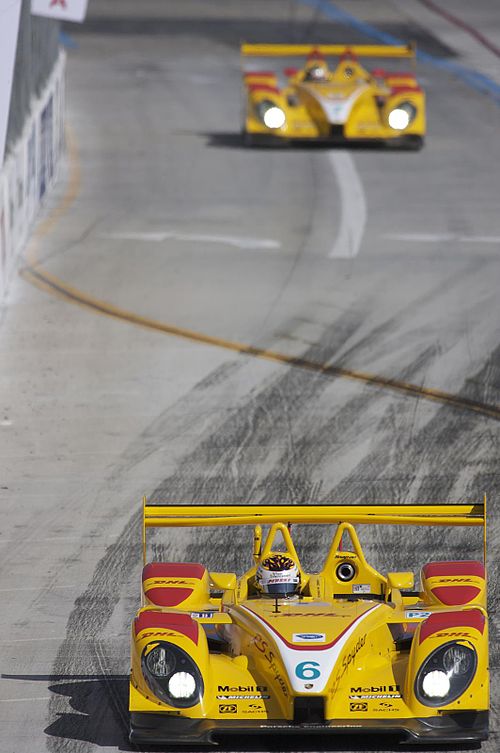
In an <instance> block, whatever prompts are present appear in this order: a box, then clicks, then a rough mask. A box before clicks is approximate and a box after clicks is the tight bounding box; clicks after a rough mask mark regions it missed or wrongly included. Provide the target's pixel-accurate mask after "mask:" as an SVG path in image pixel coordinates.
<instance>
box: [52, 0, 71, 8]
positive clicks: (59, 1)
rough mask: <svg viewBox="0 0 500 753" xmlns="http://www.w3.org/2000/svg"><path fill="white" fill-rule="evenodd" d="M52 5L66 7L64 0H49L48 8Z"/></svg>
mask: <svg viewBox="0 0 500 753" xmlns="http://www.w3.org/2000/svg"><path fill="white" fill-rule="evenodd" d="M54 5H60V6H61V8H66V7H67V6H66V0H50V5H49V8H53V7H54Z"/></svg>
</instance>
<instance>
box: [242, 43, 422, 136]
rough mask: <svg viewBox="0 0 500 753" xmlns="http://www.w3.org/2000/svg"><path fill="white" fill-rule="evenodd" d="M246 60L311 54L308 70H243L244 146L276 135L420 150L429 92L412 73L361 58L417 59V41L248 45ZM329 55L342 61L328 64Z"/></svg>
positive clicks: (245, 54)
mask: <svg viewBox="0 0 500 753" xmlns="http://www.w3.org/2000/svg"><path fill="white" fill-rule="evenodd" d="M241 54H242V58H243V59H245V58H249V57H265V58H274V57H293V56H302V57H307V60H306V63H305V65H304V67H303V68H300V69H296V68H285V69H284V72H283V73H284V77H285V82H284V85H282V86H281V85H280V83H279V78H278V74H277V73H276V72H274V71H258V70H252V71H245V70H244V73H243V82H244V95H245V101H246V104H245V120H244V126H243V132H244V138H245V143H247V144H248V145H253V144H262V143H264V144H265V143H273V142H274V143H276V141H277V140H285V141H293V140H327V141H333V142H343V141H347V142H349V141H353V142H354V141H358V142H359V141H373V140H376V141H381V142H385V143H387V144H393V145H400V146H404V147H406V148H412V149H419V148H420V147H421V146H422V145H423V142H424V136H425V95H424V92H423V91H422V89H421V88H420V86H419V84H418V82H417V80H416V78H415V74H414V73H413V72H400V71H393V72H390V71H387V70H384V69H382V68H375V69H373V70H371V71H369V70H368V69H367V68H365V67H364V66H363V65H361V63H360V62H359V58H360V57H364V58H376V57H386V58H393V59H394V58H410V59H412V60H414V59H415V47H414V45H408V46H407V47H394V46H389V45H352V46H345V45H316V46H311V45H293V44H291V45H281V44H243V45H242V47H241ZM327 57H336V58H338V62H337V65H336V66H335V67H330V66H329V64H328V62H327Z"/></svg>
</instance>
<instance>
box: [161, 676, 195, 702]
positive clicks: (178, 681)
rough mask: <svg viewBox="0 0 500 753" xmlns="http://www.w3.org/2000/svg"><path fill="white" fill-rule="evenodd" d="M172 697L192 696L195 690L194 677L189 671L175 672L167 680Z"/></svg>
mask: <svg viewBox="0 0 500 753" xmlns="http://www.w3.org/2000/svg"><path fill="white" fill-rule="evenodd" d="M168 692H169V693H170V695H171V696H172V698H184V699H186V698H192V697H193V696H194V694H195V692H196V679H195V677H193V675H192V674H191V673H190V672H176V673H175V674H173V675H172V677H171V678H170V680H169V681H168Z"/></svg>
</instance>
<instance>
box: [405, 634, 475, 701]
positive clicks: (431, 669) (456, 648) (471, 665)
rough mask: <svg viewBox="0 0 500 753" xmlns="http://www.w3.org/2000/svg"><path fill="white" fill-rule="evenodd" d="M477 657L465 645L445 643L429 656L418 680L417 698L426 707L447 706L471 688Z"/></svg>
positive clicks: (473, 651)
mask: <svg viewBox="0 0 500 753" xmlns="http://www.w3.org/2000/svg"><path fill="white" fill-rule="evenodd" d="M476 668H477V654H476V652H475V650H474V649H473V648H472V647H469V646H465V645H463V644H462V643H456V642H454V641H452V642H451V643H445V644H444V646H439V648H436V649H435V650H434V651H433V652H432V654H429V656H428V657H427V659H426V660H425V661H424V663H423V664H422V666H421V667H420V669H419V670H418V673H417V677H416V680H415V695H416V696H417V698H418V700H419V701H420V703H423V704H424V705H425V706H446V705H447V704H448V703H451V702H452V701H454V700H455V699H456V698H458V697H459V696H460V695H462V693H463V692H464V691H465V690H466V689H467V688H468V687H469V685H470V683H471V682H472V678H473V677H474V674H475V672H476Z"/></svg>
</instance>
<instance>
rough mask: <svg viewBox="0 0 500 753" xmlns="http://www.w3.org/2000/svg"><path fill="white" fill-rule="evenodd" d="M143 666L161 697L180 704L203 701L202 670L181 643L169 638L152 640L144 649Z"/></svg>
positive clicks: (147, 679)
mask: <svg viewBox="0 0 500 753" xmlns="http://www.w3.org/2000/svg"><path fill="white" fill-rule="evenodd" d="M141 667H142V674H143V676H144V679H145V681H146V683H147V685H148V687H149V688H150V690H151V691H152V692H153V693H154V695H155V696H156V697H157V698H159V699H160V700H161V701H164V702H165V703H168V704H169V705H170V706H177V707H180V708H189V707H190V706H195V705H196V704H197V703H199V702H200V700H201V697H202V695H203V678H202V676H201V672H200V670H199V669H198V667H197V665H196V664H195V662H194V661H193V660H192V659H191V657H190V656H189V654H187V653H186V652H185V651H183V649H182V648H180V647H179V646H175V645H174V644H173V643H167V642H166V641H155V642H154V643H149V644H148V645H147V646H146V647H145V648H144V651H143V652H142V659H141Z"/></svg>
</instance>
